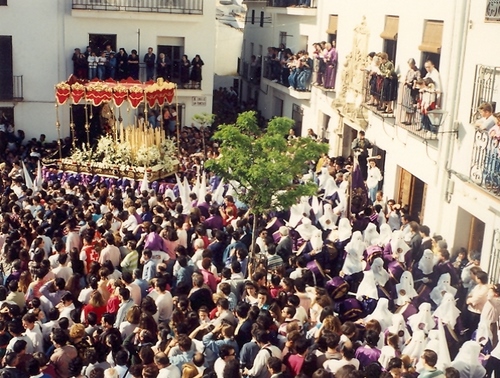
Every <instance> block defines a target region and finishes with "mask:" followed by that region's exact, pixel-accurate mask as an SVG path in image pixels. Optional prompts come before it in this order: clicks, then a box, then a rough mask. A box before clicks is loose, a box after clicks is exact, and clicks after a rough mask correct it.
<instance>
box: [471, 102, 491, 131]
mask: <svg viewBox="0 0 500 378" xmlns="http://www.w3.org/2000/svg"><path fill="white" fill-rule="evenodd" d="M478 110H479V114H481V118H479V119H478V120H477V121H476V122H475V123H474V126H475V127H476V128H477V129H479V130H485V131H490V130H491V129H492V128H493V127H494V126H495V123H496V122H495V117H494V116H493V107H492V106H491V104H490V103H487V102H483V103H482V104H481V105H479V108H478Z"/></svg>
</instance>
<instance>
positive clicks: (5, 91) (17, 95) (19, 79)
mask: <svg viewBox="0 0 500 378" xmlns="http://www.w3.org/2000/svg"><path fill="white" fill-rule="evenodd" d="M23 99H24V94H23V75H14V76H12V86H10V85H5V86H3V87H2V88H0V101H22V100H23Z"/></svg>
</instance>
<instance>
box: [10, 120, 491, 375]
mask: <svg viewBox="0 0 500 378" xmlns="http://www.w3.org/2000/svg"><path fill="white" fill-rule="evenodd" d="M210 136H211V131H210V130H209V129H206V130H197V129H194V128H183V129H182V133H181V140H180V142H181V151H182V153H181V156H180V160H181V167H182V169H181V172H180V174H181V175H185V176H186V179H187V180H188V181H190V182H191V184H192V186H191V187H190V188H189V189H187V188H186V186H184V185H179V184H177V185H175V186H174V185H164V186H161V187H160V188H159V187H158V186H157V185H156V186H155V185H154V183H153V184H152V185H151V189H149V190H145V191H140V190H138V189H137V188H135V187H131V186H123V187H122V186H118V185H116V186H114V185H113V184H111V183H110V182H109V181H103V182H100V183H97V184H95V185H94V184H89V185H80V184H78V182H75V181H74V180H66V181H65V180H64V178H58V177H59V176H57V175H54V176H50V175H49V176H46V177H45V178H46V181H45V182H44V183H43V185H42V189H41V190H39V191H37V192H35V193H34V192H33V190H32V189H31V188H28V187H27V186H26V183H25V180H24V179H23V169H22V164H21V159H22V158H24V160H25V162H26V164H32V165H31V166H30V167H31V168H32V169H33V170H34V165H33V164H35V165H36V162H37V160H38V159H40V158H41V157H42V156H44V154H45V153H46V151H45V150H44V148H45V147H44V146H45V145H46V142H45V141H44V140H42V139H44V138H40V140H35V141H31V142H30V143H32V147H31V148H30V149H29V150H30V152H29V153H27V152H26V147H23V150H22V151H23V152H25V153H24V154H22V153H21V152H22V151H21V147H18V148H19V150H16V151H15V152H12V155H11V159H7V161H6V162H5V163H2V165H1V166H0V169H1V175H2V183H1V188H0V189H1V193H2V194H1V198H0V206H1V208H2V213H1V222H0V251H1V253H0V272H1V277H0V283H2V285H0V339H1V340H2V341H1V342H0V357H1V358H2V368H1V369H0V377H3V378H7V377H10V378H17V377H23V378H24V377H31V378H41V377H43V378H51V377H52V378H68V377H90V378H102V377H106V378H117V377H119V378H139V377H140V378H155V377H161V378H165V377H168V378H176V377H183V378H194V377H207V378H208V377H217V378H229V377H231V378H237V377H241V376H245V377H254V378H270V377H272V378H286V377H300V378H305V377H314V378H333V377H335V378H351V377H353V378H357V377H360V378H361V377H366V378H372V377H373V378H378V377H382V378H390V377H393V378H399V377H404V378H408V377H422V378H431V377H434V378H441V377H450V378H458V377H460V378H482V377H485V376H487V377H494V374H497V376H498V371H500V346H499V345H498V320H499V315H500V285H493V286H490V285H489V284H488V282H489V281H488V274H487V273H486V272H484V271H483V270H482V269H481V267H480V260H481V255H480V253H479V252H478V251H467V250H465V249H459V251H458V254H457V255H456V256H455V255H454V256H452V254H451V253H450V248H449V247H448V245H447V243H446V241H445V240H443V238H441V237H440V236H438V235H433V234H432V233H431V231H430V229H429V227H427V226H426V225H423V224H419V223H420V222H419V219H418V218H417V217H415V216H413V214H410V213H409V212H408V208H407V206H402V205H400V204H396V201H394V200H393V199H387V198H386V197H385V196H384V194H383V193H382V192H381V191H375V192H373V191H372V193H371V200H369V201H368V202H367V204H366V206H364V207H363V208H361V209H358V211H356V212H354V214H352V215H351V214H350V209H349V208H348V206H347V204H348V201H347V198H348V195H347V194H348V193H347V192H346V190H347V188H348V187H349V185H348V182H349V176H350V175H352V176H353V177H354V175H355V174H356V169H357V168H356V167H357V164H358V163H359V161H360V160H361V161H364V163H363V164H364V165H367V162H370V163H369V164H370V168H368V167H366V168H365V169H364V170H363V171H362V172H361V174H360V177H361V182H363V180H364V181H366V182H367V183H368V181H369V180H370V178H371V177H372V176H371V173H370V169H373V168H374V166H373V160H372V159H370V158H368V157H367V156H365V154H364V152H365V151H366V150H367V149H369V148H370V147H369V145H370V142H369V141H368V140H367V139H365V138H364V135H361V133H360V135H359V136H358V138H357V140H356V141H355V143H353V151H354V152H355V157H354V158H353V157H345V158H344V157H332V158H330V157H328V156H327V155H323V156H321V158H320V159H318V161H317V162H311V163H310V165H309V167H310V171H311V177H312V180H313V181H315V182H317V183H318V196H314V197H304V198H301V199H300V201H298V202H297V204H295V205H293V206H292V207H291V208H290V209H281V210H280V211H276V212H272V213H269V214H266V215H264V216H262V217H259V218H258V219H254V217H253V215H252V213H251V209H248V207H247V206H246V205H245V204H244V203H241V202H240V201H238V199H237V197H236V196H235V192H234V190H233V189H231V187H228V186H224V185H223V183H221V180H220V178H219V177H217V176H216V175H214V174H213V173H208V176H207V178H206V181H205V180H202V179H201V178H200V174H205V173H204V172H203V160H204V155H205V154H206V156H207V158H212V157H216V156H217V155H218V153H219V152H218V145H217V143H216V142H215V141H212V140H210ZM311 137H313V136H311ZM19 146H23V143H19ZM203 149H205V151H203ZM363 159H365V160H363ZM203 182H206V185H204V184H201V183H203ZM377 182H378V181H377ZM373 187H375V186H373ZM153 188H156V189H153ZM368 189H369V188H368ZM373 193H374V194H373ZM373 195H374V198H373ZM254 221H255V222H256V228H255V230H256V234H255V247H254V248H253V249H252V244H253V243H252V241H253V235H252V230H253V222H254Z"/></svg>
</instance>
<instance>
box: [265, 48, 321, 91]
mask: <svg viewBox="0 0 500 378" xmlns="http://www.w3.org/2000/svg"><path fill="white" fill-rule="evenodd" d="M288 76H289V73H288V71H285V70H284V69H283V68H282V67H281V64H280V62H277V61H276V60H270V59H267V57H266V59H264V74H263V77H262V82H263V83H264V84H266V85H268V86H270V87H273V88H275V89H278V90H279V91H281V92H283V93H287V94H289V95H290V96H292V97H293V98H296V99H298V100H310V99H311V78H309V80H307V82H306V85H305V90H296V89H293V88H291V87H290V83H289V82H288Z"/></svg>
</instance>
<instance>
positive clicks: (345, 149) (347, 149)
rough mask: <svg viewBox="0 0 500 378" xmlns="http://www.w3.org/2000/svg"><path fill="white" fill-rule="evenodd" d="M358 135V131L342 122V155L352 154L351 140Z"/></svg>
mask: <svg viewBox="0 0 500 378" xmlns="http://www.w3.org/2000/svg"><path fill="white" fill-rule="evenodd" d="M357 136H358V131H357V130H356V129H353V128H352V127H350V126H348V125H346V124H345V123H344V133H343V135H342V156H344V157H347V156H351V155H352V148H351V146H352V142H353V140H354V139H356V137H357Z"/></svg>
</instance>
